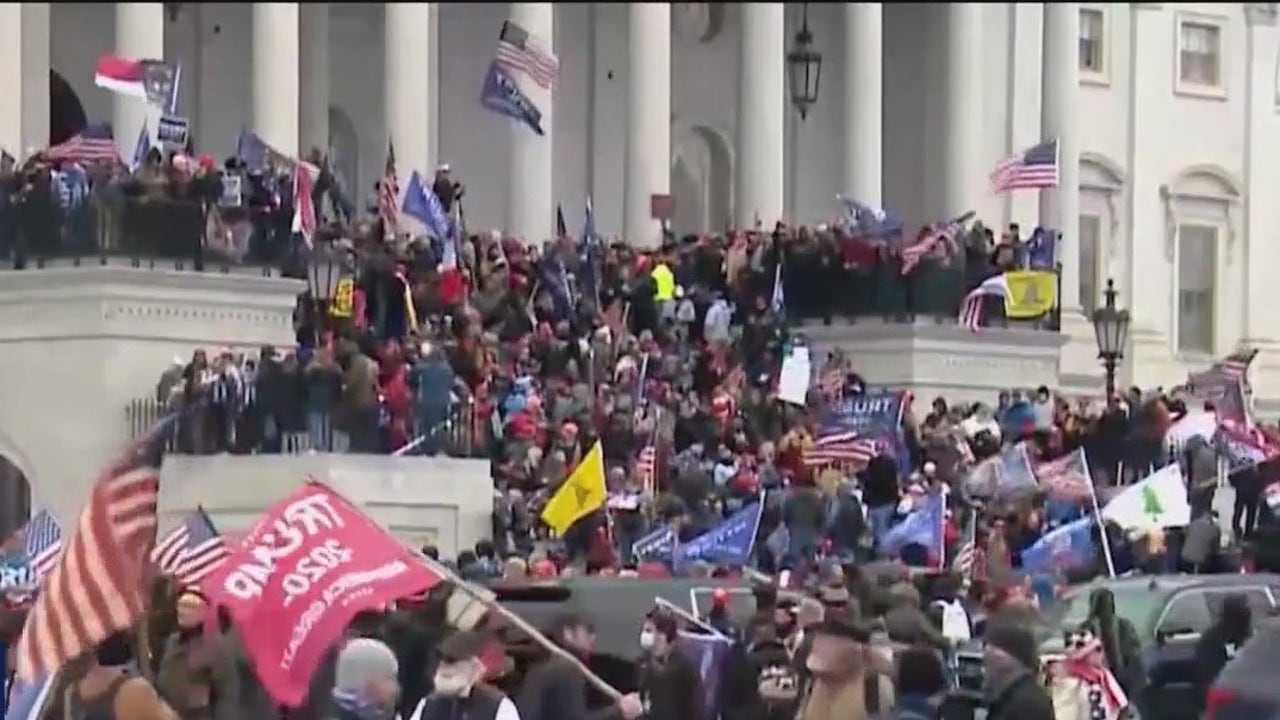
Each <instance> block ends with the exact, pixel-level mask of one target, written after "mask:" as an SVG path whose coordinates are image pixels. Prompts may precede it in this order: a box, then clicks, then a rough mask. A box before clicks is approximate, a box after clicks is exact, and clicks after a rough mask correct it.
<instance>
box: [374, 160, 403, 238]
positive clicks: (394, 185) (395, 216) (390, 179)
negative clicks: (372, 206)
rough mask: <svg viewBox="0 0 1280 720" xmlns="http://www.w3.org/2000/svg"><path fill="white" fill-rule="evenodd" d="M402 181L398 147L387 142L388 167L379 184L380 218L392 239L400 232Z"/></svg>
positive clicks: (383, 230)
mask: <svg viewBox="0 0 1280 720" xmlns="http://www.w3.org/2000/svg"><path fill="white" fill-rule="evenodd" d="M399 198H400V179H399V178H397V177H396V147H395V145H393V144H392V143H391V142H390V141H388V142H387V166H386V169H385V170H384V171H383V174H382V182H380V183H378V217H379V218H381V219H382V232H383V234H384V235H385V236H386V237H388V238H390V237H394V236H395V234H396V233H397V232H398V231H399V225H400V207H399Z"/></svg>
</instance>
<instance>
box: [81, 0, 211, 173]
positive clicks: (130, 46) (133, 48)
mask: <svg viewBox="0 0 1280 720" xmlns="http://www.w3.org/2000/svg"><path fill="white" fill-rule="evenodd" d="M166 20H167V18H166V17H165V9H164V3H155V2H120V3H116V49H115V54H116V55H119V56H120V57H123V58H128V59H130V60H163V59H164V32H165V25H166ZM95 59H96V58H95ZM112 104H113V106H114V112H113V113H112V121H111V128H112V130H113V131H114V132H115V136H116V152H118V153H119V154H120V157H121V158H123V159H124V160H125V161H126V162H128V161H129V159H130V158H132V157H133V151H134V147H135V146H136V145H137V143H138V131H139V130H140V129H142V125H143V123H146V125H147V130H148V131H149V132H150V133H151V136H152V137H153V138H154V137H155V133H156V126H157V125H158V124H159V123H160V115H161V114H163V113H164V112H165V111H166V110H167V108H165V109H161V108H156V107H153V106H151V105H149V104H148V103H147V102H146V101H144V100H139V99H138V98H133V97H126V96H124V95H119V94H113V95H112ZM192 131H193V132H194V128H192Z"/></svg>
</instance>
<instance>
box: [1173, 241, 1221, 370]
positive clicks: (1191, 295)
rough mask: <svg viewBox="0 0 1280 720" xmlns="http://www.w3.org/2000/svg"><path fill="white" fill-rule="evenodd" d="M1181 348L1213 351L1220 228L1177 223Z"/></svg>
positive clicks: (1209, 353) (1210, 352) (1179, 348)
mask: <svg viewBox="0 0 1280 720" xmlns="http://www.w3.org/2000/svg"><path fill="white" fill-rule="evenodd" d="M1177 251H1178V317H1177V323H1178V327H1177V335H1178V352H1183V353H1196V354H1205V355H1211V354H1213V346H1214V342H1213V336H1214V296H1215V295H1216V290H1217V287H1216V286H1217V277H1218V229H1217V228H1216V227H1214V226H1211V225H1191V224H1182V225H1179V226H1178V247H1177Z"/></svg>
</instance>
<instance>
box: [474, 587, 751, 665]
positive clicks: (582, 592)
mask: <svg viewBox="0 0 1280 720" xmlns="http://www.w3.org/2000/svg"><path fill="white" fill-rule="evenodd" d="M490 588H491V589H492V590H493V591H494V593H495V594H496V596H497V600H498V601H499V602H501V603H502V604H503V605H504V606H506V607H507V608H509V609H510V610H512V611H514V612H515V613H516V614H517V615H519V616H520V617H521V618H523V619H524V620H526V621H528V622H529V623H531V624H532V625H533V626H534V627H536V628H538V629H539V630H543V631H545V630H547V629H548V628H549V627H550V625H551V624H552V622H554V621H555V619H556V618H557V617H558V616H560V615H562V614H564V613H574V614H576V615H580V616H582V617H583V618H585V619H587V620H589V621H591V622H592V623H593V624H594V625H595V630H596V651H597V652H599V653H604V654H607V655H612V656H615V657H618V658H623V659H628V660H635V659H637V658H639V657H640V642H639V637H640V626H641V625H642V624H643V623H644V617H645V615H646V614H648V612H649V611H650V610H652V609H653V608H654V605H655V602H656V601H655V598H658V597H661V598H663V599H665V600H666V601H667V602H670V603H672V604H673V605H677V606H678V607H680V608H682V609H683V610H685V611H690V610H691V607H690V591H693V596H694V597H695V598H697V599H698V600H699V602H698V605H699V608H700V610H701V611H702V612H705V610H706V608H707V606H708V603H709V602H710V597H711V593H712V592H713V591H714V590H715V589H716V588H725V589H726V590H728V591H729V593H730V595H729V597H730V603H729V614H730V617H732V618H733V619H734V620H735V621H738V622H741V621H743V620H745V619H746V618H747V617H749V616H750V614H751V613H752V612H753V611H754V609H755V601H754V599H753V597H752V595H751V588H752V584H751V583H750V582H749V581H747V580H709V579H708V580H702V579H689V578H655V579H646V578H618V577H607V578H601V577H592V576H583V577H571V578H565V579H562V580H558V581H553V582H533V583H516V584H510V583H495V584H494V585H491V586H490Z"/></svg>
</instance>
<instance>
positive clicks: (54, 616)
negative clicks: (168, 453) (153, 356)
mask: <svg viewBox="0 0 1280 720" xmlns="http://www.w3.org/2000/svg"><path fill="white" fill-rule="evenodd" d="M175 421H176V416H173V415H171V416H169V417H167V418H165V419H164V420H162V421H160V423H159V424H157V425H156V427H155V428H154V429H153V430H152V431H151V432H149V433H148V434H147V435H146V436H145V437H144V438H143V439H142V440H141V441H140V442H138V443H136V444H134V445H133V446H131V447H130V448H129V449H128V450H127V451H126V452H125V454H124V455H123V457H122V458H121V459H120V460H119V461H118V462H116V463H115V464H113V465H111V466H110V467H108V468H107V469H106V470H105V471H104V472H103V473H102V475H101V476H100V477H99V478H98V480H97V482H96V483H95V484H94V486H93V489H92V490H91V491H90V493H89V499H88V502H87V503H86V504H85V507H84V510H83V511H82V512H81V513H80V519H79V521H77V523H76V527H75V530H74V531H73V532H72V534H71V537H70V540H69V542H68V543H67V545H66V548H65V552H63V554H62V556H61V558H60V559H59V561H58V563H57V564H56V565H55V567H54V568H53V570H52V571H51V572H50V573H49V575H48V577H47V578H46V579H45V583H44V587H43V589H42V590H41V592H40V594H39V595H38V596H37V597H36V600H35V604H34V605H33V606H32V608H31V612H30V613H29V614H28V615H27V622H26V625H25V626H24V627H23V630H22V634H21V636H20V637H19V639H18V645H17V648H16V650H17V670H18V676H19V677H21V678H23V679H25V680H32V681H34V680H37V679H39V678H41V677H47V676H49V675H52V674H53V673H54V672H55V671H57V670H58V669H59V668H60V667H62V665H63V664H65V663H66V662H67V661H68V660H70V659H71V658H74V657H76V656H78V655H80V654H81V653H83V652H85V651H86V650H89V649H91V648H93V647H94V646H95V645H97V644H98V643H99V642H101V641H103V640H105V639H106V638H108V637H110V636H111V635H112V634H114V633H116V632H120V631H122V630H126V629H128V628H130V627H132V626H133V624H134V623H135V622H136V621H137V619H138V618H139V617H141V616H142V614H143V612H144V611H145V610H146V607H147V591H146V588H145V587H144V583H143V577H144V570H145V568H146V566H147V560H148V555H149V553H150V550H151V546H152V545H153V544H155V539H156V524H157V521H156V504H157V501H158V499H159V495H160V454H161V449H162V448H163V445H164V441H165V440H166V439H167V437H168V434H169V432H170V431H171V430H172V428H173V426H174V423H175Z"/></svg>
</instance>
